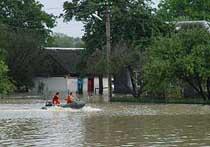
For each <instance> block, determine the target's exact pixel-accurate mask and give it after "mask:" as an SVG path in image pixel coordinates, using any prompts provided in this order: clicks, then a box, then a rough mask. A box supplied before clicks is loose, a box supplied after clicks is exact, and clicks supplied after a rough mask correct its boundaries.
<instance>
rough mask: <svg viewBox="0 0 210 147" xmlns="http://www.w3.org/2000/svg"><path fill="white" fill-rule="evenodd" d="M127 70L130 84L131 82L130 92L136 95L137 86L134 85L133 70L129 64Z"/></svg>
mask: <svg viewBox="0 0 210 147" xmlns="http://www.w3.org/2000/svg"><path fill="white" fill-rule="evenodd" d="M128 71H129V74H130V78H131V84H132V88H133V89H132V94H133V96H134V97H138V93H137V87H136V83H135V81H134V79H133V76H132V75H133V70H132V68H131V67H130V66H128Z"/></svg>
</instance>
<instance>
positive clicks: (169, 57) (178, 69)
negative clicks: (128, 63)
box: [145, 28, 210, 100]
mask: <svg viewBox="0 0 210 147" xmlns="http://www.w3.org/2000/svg"><path fill="white" fill-rule="evenodd" d="M148 57H149V62H148V63H147V66H146V67H145V77H146V78H145V79H147V82H148V85H147V88H149V89H152V90H153V91H154V90H157V89H161V88H162V89H165V90H167V88H170V87H176V86H177V85H178V84H179V82H180V81H181V82H182V83H188V84H189V85H190V86H191V87H192V88H193V89H195V91H197V92H198V94H200V96H201V97H203V99H204V100H208V99H209V98H210V63H209V61H210V33H209V32H208V31H207V30H205V29H201V28H194V29H188V30H186V29H184V30H180V32H178V33H176V34H175V33H173V34H171V36H167V37H159V38H157V39H156V40H155V41H154V43H153V45H152V46H151V48H150V49H149V51H148Z"/></svg>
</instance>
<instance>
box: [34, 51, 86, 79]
mask: <svg viewBox="0 0 210 147" xmlns="http://www.w3.org/2000/svg"><path fill="white" fill-rule="evenodd" d="M83 50H84V49H70V48H56V49H55V48H54V49H49V48H44V50H43V52H42V53H41V54H40V58H39V59H38V65H37V67H38V68H37V69H36V76H65V75H70V76H78V75H80V74H81V72H80V71H79V69H78V64H80V63H81V60H82V52H83Z"/></svg>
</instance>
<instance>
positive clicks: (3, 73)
mask: <svg viewBox="0 0 210 147" xmlns="http://www.w3.org/2000/svg"><path fill="white" fill-rule="evenodd" d="M4 56H5V55H4V52H3V50H2V49H1V50H0V94H8V93H9V92H12V91H13V90H14V88H15V87H14V85H13V84H12V82H11V80H10V79H9V77H8V71H9V70H8V66H7V65H6V64H5V62H4V59H5V57H4Z"/></svg>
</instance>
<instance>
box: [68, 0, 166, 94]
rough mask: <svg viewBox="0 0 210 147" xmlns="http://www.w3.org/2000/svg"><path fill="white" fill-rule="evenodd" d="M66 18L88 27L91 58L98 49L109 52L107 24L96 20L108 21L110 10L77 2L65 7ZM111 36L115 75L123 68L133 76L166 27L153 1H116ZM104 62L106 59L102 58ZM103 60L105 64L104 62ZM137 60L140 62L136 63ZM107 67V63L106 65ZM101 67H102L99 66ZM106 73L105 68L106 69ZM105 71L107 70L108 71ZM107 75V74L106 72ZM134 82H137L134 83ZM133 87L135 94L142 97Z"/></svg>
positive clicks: (99, 3) (86, 36) (94, 2)
mask: <svg viewBox="0 0 210 147" xmlns="http://www.w3.org/2000/svg"><path fill="white" fill-rule="evenodd" d="M64 10H65V14H64V18H65V20H66V21H70V20H72V19H73V18H75V19H76V20H78V21H82V22H83V23H84V24H85V34H84V36H83V40H84V42H85V47H86V49H87V53H86V55H87V56H91V55H92V54H93V53H94V52H95V50H96V49H99V50H101V52H102V53H104V52H105V51H104V50H105V45H106V42H105V40H106V39H105V21H99V20H97V19H95V18H94V17H92V14H93V13H95V12H97V14H98V16H100V17H101V18H102V19H103V20H105V17H106V15H105V13H106V12H105V10H106V6H104V5H103V3H102V1H98V0H91V1H88V0H85V1H82V0H75V1H72V2H65V3H64ZM110 13H111V14H110V15H111V34H112V57H111V59H112V61H111V68H112V69H111V70H110V71H112V74H117V73H118V72H120V71H121V69H122V68H127V67H129V71H130V74H131V76H132V75H134V74H133V72H134V70H136V68H138V65H139V64H141V63H139V61H141V59H140V56H141V55H142V54H143V52H144V49H145V48H146V46H148V45H149V44H150V38H151V37H152V36H155V35H158V34H159V33H162V32H164V29H163V28H164V27H165V26H166V25H165V24H164V23H162V21H161V20H159V19H158V18H157V17H156V15H155V10H154V9H153V8H152V7H151V1H150V0H141V1H133V0H123V1H119V0H116V1H112V5H111V11H110ZM102 57H103V58H104V56H102ZM103 58H102V60H103ZM134 59H136V60H135V61H134ZM103 63H104V62H103ZM99 67H100V66H99ZM104 69H105V68H104ZM104 69H103V70H104ZM103 73H106V72H105V70H104V71H103ZM132 81H134V80H132ZM134 86H135V84H134V83H133V89H132V90H131V91H133V94H134V95H135V96H136V95H138V94H136V93H137V91H138V90H135V88H136V87H134Z"/></svg>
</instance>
